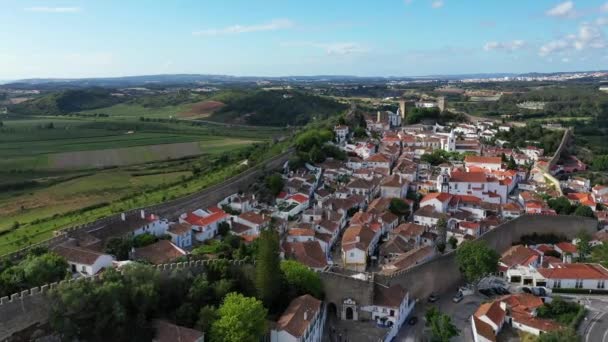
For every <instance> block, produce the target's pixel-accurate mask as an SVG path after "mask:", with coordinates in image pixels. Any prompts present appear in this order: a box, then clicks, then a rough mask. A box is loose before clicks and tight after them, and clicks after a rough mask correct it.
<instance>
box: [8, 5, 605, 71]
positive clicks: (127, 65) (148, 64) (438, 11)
mask: <svg viewBox="0 0 608 342" xmlns="http://www.w3.org/2000/svg"><path fill="white" fill-rule="evenodd" d="M0 23H1V24H2V26H1V29H0V79H18V78H26V77H93V76H125V75H141V74H165V73H209V74H230V75H261V76H265V75H267V76H277V75H319V74H333V75H336V74H340V75H360V76H370V75H376V76H388V75H394V76H413V75H428V74H461V73H479V72H530V71H538V72H549V71H575V70H597V69H608V0H597V1H596V0H586V1H582V0H578V1H577V0H574V1H565V2H564V1H554V0H534V1H531V0H530V1H528V0H511V1H502V0H501V1H498V0H491V1H477V0H475V1H473V0H376V1H368V0H360V1H357V0H348V1H347V0H332V1H328V0H308V1H298V0H221V1H220V0H216V1H212V0H197V1H195V0H172V1H166V0H162V1H161V0H158V1H156V0H146V1H144V0H139V1H135V0H86V1H85V0H36V1H34V0H0Z"/></svg>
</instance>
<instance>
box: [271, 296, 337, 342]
mask: <svg viewBox="0 0 608 342" xmlns="http://www.w3.org/2000/svg"><path fill="white" fill-rule="evenodd" d="M325 315H326V310H325V306H324V305H323V302H321V301H320V300H318V299H316V298H315V297H313V296H311V295H309V294H305V295H303V296H300V297H297V298H296V299H294V300H292V301H291V303H290V304H289V306H288V307H287V309H286V310H285V312H284V313H283V315H281V317H280V318H279V320H278V321H277V324H276V326H275V328H274V329H272V330H271V331H270V341H271V342H317V341H321V340H322V337H323V328H324V326H325Z"/></svg>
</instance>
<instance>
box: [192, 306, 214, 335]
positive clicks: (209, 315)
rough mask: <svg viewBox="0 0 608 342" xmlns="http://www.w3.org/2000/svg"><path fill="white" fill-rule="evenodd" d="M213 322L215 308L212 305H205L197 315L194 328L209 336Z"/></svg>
mask: <svg viewBox="0 0 608 342" xmlns="http://www.w3.org/2000/svg"><path fill="white" fill-rule="evenodd" d="M215 320H217V308H216V307H215V306H212V305H205V306H203V307H202V308H201V310H200V311H199V313H198V321H197V322H196V328H197V329H199V330H200V331H202V332H204V333H205V334H207V335H209V333H210V332H211V327H212V326H213V323H214V322H215Z"/></svg>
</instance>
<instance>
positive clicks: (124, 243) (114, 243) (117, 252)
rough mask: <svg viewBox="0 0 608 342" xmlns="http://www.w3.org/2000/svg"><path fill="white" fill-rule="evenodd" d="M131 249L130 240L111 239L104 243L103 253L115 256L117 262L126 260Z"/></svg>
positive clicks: (131, 243)
mask: <svg viewBox="0 0 608 342" xmlns="http://www.w3.org/2000/svg"><path fill="white" fill-rule="evenodd" d="M132 247H133V242H132V241H131V239H125V238H120V237H113V238H111V239H109V240H108V242H107V243H106V248H105V252H106V253H108V254H110V255H113V256H115V257H116V259H118V260H127V259H129V252H131V248H132Z"/></svg>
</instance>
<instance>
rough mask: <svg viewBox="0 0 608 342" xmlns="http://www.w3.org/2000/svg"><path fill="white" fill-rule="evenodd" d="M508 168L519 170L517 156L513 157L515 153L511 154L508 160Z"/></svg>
mask: <svg viewBox="0 0 608 342" xmlns="http://www.w3.org/2000/svg"><path fill="white" fill-rule="evenodd" d="M507 169H509V170H517V163H516V162H515V158H513V155H511V156H510V158H509V161H508V162H507Z"/></svg>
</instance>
